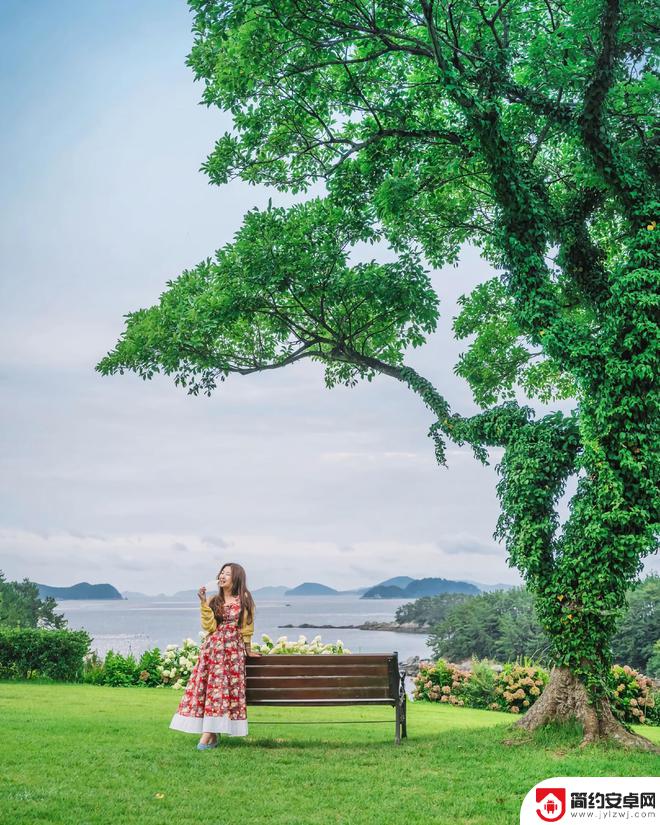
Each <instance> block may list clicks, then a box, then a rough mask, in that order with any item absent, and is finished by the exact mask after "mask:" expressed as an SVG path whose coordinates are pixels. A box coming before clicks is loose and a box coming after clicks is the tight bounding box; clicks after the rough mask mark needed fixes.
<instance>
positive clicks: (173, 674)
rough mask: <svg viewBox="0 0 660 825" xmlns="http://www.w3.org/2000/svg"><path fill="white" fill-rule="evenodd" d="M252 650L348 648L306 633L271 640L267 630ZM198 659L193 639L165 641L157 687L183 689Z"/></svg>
mask: <svg viewBox="0 0 660 825" xmlns="http://www.w3.org/2000/svg"><path fill="white" fill-rule="evenodd" d="M200 637H202V638H206V633H203V632H202V633H200ZM252 650H253V651H254V652H255V653H259V654H260V655H261V656H277V655H287V656H290V655H292V654H297V653H299V654H303V653H306V654H318V655H320V656H323V655H326V656H327V655H330V654H334V655H337V654H339V655H341V654H344V653H350V652H351V651H350V650H349V649H348V648H347V647H344V643H343V642H342V640H341V639H337V641H336V642H330V643H328V644H324V643H323V642H322V640H321V637H320V636H315V637H314V638H313V639H312V640H311V641H309V642H308V641H307V637H306V636H299V637H298V641H293V640H292V639H291V640H290V639H288V638H287V637H286V636H280V637H279V639H277V640H276V641H273V640H272V639H271V637H270V636H268V635H267V634H266V633H264V634H263V636H262V637H261V644H259V643H257V642H252ZM198 659H199V644H198V643H197V642H195V641H194V640H193V639H184V641H183V642H182V644H181V645H168V646H167V647H166V648H165V651H164V653H163V656H162V659H161V663H160V665H159V666H158V672H159V673H160V678H161V684H160V685H158V687H166V686H167V687H171V688H174V690H183V689H184V688H185V687H186V685H187V684H188V679H190V675H191V674H192V672H193V668H194V667H195V665H196V664H197V660H198Z"/></svg>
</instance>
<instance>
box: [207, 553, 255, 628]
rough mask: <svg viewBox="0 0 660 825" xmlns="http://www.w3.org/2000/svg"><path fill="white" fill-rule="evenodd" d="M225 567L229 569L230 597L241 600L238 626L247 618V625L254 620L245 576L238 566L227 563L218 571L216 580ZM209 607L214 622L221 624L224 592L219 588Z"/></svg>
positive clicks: (233, 563) (252, 606) (223, 610)
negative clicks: (214, 619) (236, 597)
mask: <svg viewBox="0 0 660 825" xmlns="http://www.w3.org/2000/svg"><path fill="white" fill-rule="evenodd" d="M225 567H231V595H232V596H238V597H239V598H240V600H241V610H240V612H239V614H238V626H239V627H242V626H243V617H244V616H245V617H247V623H248V624H250V622H252V621H253V620H254V599H253V598H252V593H250V591H249V590H248V589H247V576H246V575H245V570H244V568H243V567H241V565H240V564H236V563H235V562H233V561H228V562H226V563H225V564H223V565H222V567H221V568H220V570H219V571H218V578H220V573H222V571H223V570H224V569H225ZM209 607H210V608H211V610H212V611H213V615H214V616H215V618H216V621H218V622H222V621H223V619H224V612H225V591H224V590H223V589H222V588H221V587H220V592H219V593H218V594H217V595H216V596H213V598H212V599H211V600H210V601H209Z"/></svg>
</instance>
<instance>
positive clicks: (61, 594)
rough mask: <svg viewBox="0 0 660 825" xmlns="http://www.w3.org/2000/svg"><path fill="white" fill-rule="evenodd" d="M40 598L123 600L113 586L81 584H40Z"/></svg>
mask: <svg viewBox="0 0 660 825" xmlns="http://www.w3.org/2000/svg"><path fill="white" fill-rule="evenodd" d="M37 587H38V588H39V598H40V599H45V598H47V597H48V596H52V598H53V599H57V600H58V601H67V600H81V599H123V598H124V597H123V596H122V594H121V593H120V592H119V591H118V590H117V589H116V588H115V587H113V586H112V585H111V584H90V583H89V582H79V583H78V584H74V585H72V586H71V587H51V586H50V585H48V584H38V583H37Z"/></svg>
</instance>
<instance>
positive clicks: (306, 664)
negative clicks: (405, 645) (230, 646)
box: [246, 653, 407, 745]
mask: <svg viewBox="0 0 660 825" xmlns="http://www.w3.org/2000/svg"><path fill="white" fill-rule="evenodd" d="M404 679H405V675H404V674H400V673H399V660H398V654H396V653H390V654H380V653H378V654H364V655H362V654H352V653H347V654H344V655H342V656H334V655H328V656H326V655H322V654H321V655H304V654H302V655H291V656H278V655H271V656H258V657H257V656H255V657H248V659H247V663H246V701H247V704H248V705H269V706H271V707H342V706H347V705H389V706H390V707H394V708H395V711H396V716H395V720H394V725H395V727H394V741H395V743H396V744H397V745H399V744H400V743H401V738H402V737H405V736H406V735H407V733H406V692H405V689H404ZM299 724H303V723H299ZM310 724H318V723H310ZM329 724H335V723H329Z"/></svg>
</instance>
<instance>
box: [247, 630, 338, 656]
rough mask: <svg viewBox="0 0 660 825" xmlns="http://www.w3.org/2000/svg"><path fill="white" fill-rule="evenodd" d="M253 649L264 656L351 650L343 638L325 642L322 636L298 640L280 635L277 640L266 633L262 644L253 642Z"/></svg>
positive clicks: (301, 637) (326, 653) (262, 638)
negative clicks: (309, 639) (345, 645)
mask: <svg viewBox="0 0 660 825" xmlns="http://www.w3.org/2000/svg"><path fill="white" fill-rule="evenodd" d="M252 650H253V651H254V652H255V653H260V654H261V655H262V656H277V655H280V656H291V655H295V654H296V653H301V654H302V653H305V654H310V653H311V654H319V655H324V654H325V655H329V654H334V655H338V654H339V655H341V654H343V653H350V652H351V651H350V650H349V649H348V648H347V647H344V643H343V642H342V640H341V639H337V641H336V642H334V643H333V642H330V643H328V644H324V643H323V642H322V641H321V637H320V636H314V638H313V639H312V640H311V641H310V642H308V641H307V637H306V636H298V641H297V642H294V641H293V640H292V639H288V638H287V637H286V636H280V637H279V639H277V641H273V640H272V639H271V638H270V636H268V635H267V634H266V633H264V634H263V636H262V637H261V644H258V643H255V642H252Z"/></svg>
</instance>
